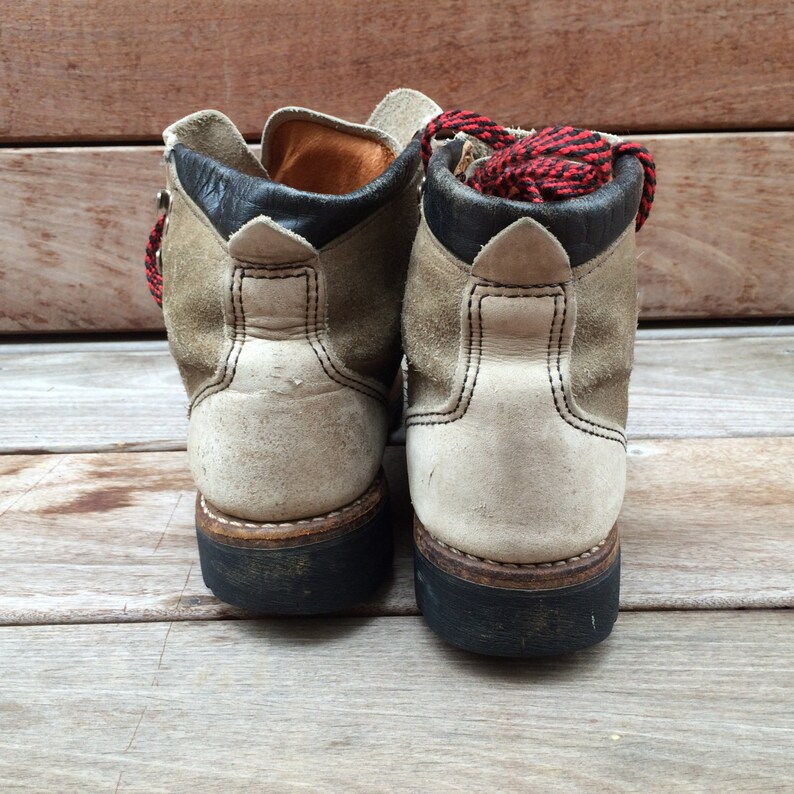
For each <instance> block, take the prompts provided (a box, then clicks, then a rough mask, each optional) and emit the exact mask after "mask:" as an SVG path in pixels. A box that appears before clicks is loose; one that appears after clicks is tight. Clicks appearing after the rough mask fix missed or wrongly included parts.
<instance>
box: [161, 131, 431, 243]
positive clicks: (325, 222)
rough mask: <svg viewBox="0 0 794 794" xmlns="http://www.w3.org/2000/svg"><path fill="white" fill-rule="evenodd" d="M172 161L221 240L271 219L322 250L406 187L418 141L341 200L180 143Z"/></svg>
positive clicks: (413, 170) (415, 165)
mask: <svg viewBox="0 0 794 794" xmlns="http://www.w3.org/2000/svg"><path fill="white" fill-rule="evenodd" d="M169 156H170V157H171V158H173V161H174V164H175V166H176V172H177V175H178V176H179V181H180V182H181V184H182V187H183V188H184V190H185V192H186V193H187V194H188V196H190V198H191V199H193V201H194V202H195V203H196V204H197V205H198V206H199V207H200V208H201V210H202V211H203V212H204V214H205V215H206V216H207V218H208V219H209V221H210V222H211V223H212V225H213V226H214V227H215V228H216V229H217V230H218V233H219V234H220V235H221V236H222V237H224V238H226V239H228V238H229V237H230V236H231V235H232V234H234V233H235V232H236V231H237V230H238V229H240V228H241V227H242V226H244V225H245V224H246V223H248V221H250V220H252V219H253V218H256V217H258V216H259V215H267V216H269V217H270V218H272V219H273V220H274V221H276V223H279V224H281V225H282V226H284V227H285V228H287V229H290V230H291V231H293V232H296V233H297V234H299V235H301V237H303V238H305V239H306V240H308V241H309V242H310V243H311V244H312V245H313V246H315V247H316V248H321V247H322V246H324V245H326V244H327V243H329V242H331V240H333V239H335V238H336V237H338V236H339V235H341V234H344V233H345V232H346V231H349V230H350V229H352V228H353V227H354V226H356V225H357V224H358V223H360V222H361V221H363V220H364V219H365V218H367V217H368V216H369V215H371V214H372V213H373V212H374V211H375V210H377V209H379V208H380V207H381V206H383V205H384V204H386V203H388V202H389V201H390V200H391V199H393V198H394V197H395V196H396V195H397V194H398V193H400V191H401V190H402V189H403V188H404V187H406V186H407V185H408V183H409V182H410V181H411V180H412V179H413V177H414V176H415V175H416V172H417V169H418V167H419V139H418V137H417V138H415V139H414V140H413V141H411V143H410V144H409V145H408V146H407V147H406V148H405V149H404V151H403V152H402V153H401V154H400V155H399V156H398V157H397V158H396V159H395V160H394V162H393V163H392V164H391V165H390V166H389V167H388V168H387V169H386V170H385V171H384V172H383V173H382V174H381V175H380V176H379V177H377V178H376V179H373V180H372V182H370V183H369V184H367V185H364V187H362V188H359V189H358V190H355V191H353V192H352V193H346V194H345V195H342V196H331V195H324V194H320V193H308V192H305V191H302V190H295V189H294V188H291V187H287V186H286V185H282V184H279V183H278V182H273V181H272V180H271V179H268V178H267V177H264V176H263V177H255V176H249V175H248V174H243V173H241V172H239V171H236V170H235V169H233V168H230V167H228V166H226V165H223V163H220V162H218V161H217V160H213V159H212V158H211V157H207V156H206V155H203V154H199V153H198V152H195V151H193V150H192V149H188V148H187V147H186V146H184V145H183V144H179V143H178V144H176V145H175V146H174V147H173V149H172V150H171V153H170V155H169Z"/></svg>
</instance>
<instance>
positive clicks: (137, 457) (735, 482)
mask: <svg viewBox="0 0 794 794" xmlns="http://www.w3.org/2000/svg"><path fill="white" fill-rule="evenodd" d="M629 453H630V454H629V476H628V487H627V494H626V501H625V505H624V509H623V513H622V516H621V519H620V526H621V532H622V544H623V560H624V562H623V587H622V592H621V606H622V607H623V608H624V609H663V608H682V609H703V608H739V607H756V608H764V607H782V606H788V607H794V556H793V555H792V554H791V544H792V542H794V477H793V476H792V474H791V471H792V463H793V462H794V438H788V439H782V438H781V439H708V440H667V441H661V440H657V441H637V442H633V443H632V444H631V445H630V449H629ZM386 470H387V473H388V475H389V480H390V484H391V488H392V497H393V505H394V510H395V525H396V526H395V533H396V540H397V555H396V560H395V567H394V577H393V579H392V581H391V582H390V583H389V584H388V585H386V586H385V587H384V588H383V590H382V591H381V592H380V593H379V594H378V596H377V597H376V598H375V599H373V600H372V601H371V602H370V603H367V604H364V605H361V606H360V607H359V608H358V609H357V613H358V614H367V615H395V614H397V615H399V614H403V615H404V614H415V613H416V603H415V601H414V595H413V570H412V562H411V557H410V532H411V529H410V525H411V508H410V503H409V498H408V493H407V487H406V477H405V463H404V452H403V449H402V448H401V447H390V448H389V449H388V451H387V455H386ZM193 500H194V492H193V487H192V482H191V479H190V474H189V472H188V469H187V465H186V460H185V454H184V453H181V452H171V453H166V452H159V453H138V454H130V455H115V454H107V453H102V454H83V455H31V456H21V455H19V456H17V455H10V456H0V541H2V542H0V623H5V624H22V623H84V622H110V621H147V620H149V621H151V620H197V619H205V618H224V617H230V616H238V615H241V614H242V613H240V612H238V611H237V610H234V609H232V608H231V607H228V606H226V605H224V604H221V603H219V602H218V601H217V600H216V599H215V598H214V597H213V596H212V595H211V593H210V592H209V591H208V590H207V589H206V588H205V587H204V584H203V582H202V579H201V572H200V569H199V565H198V554H197V551H196V542H195V534H194V528H193V509H194V501H193Z"/></svg>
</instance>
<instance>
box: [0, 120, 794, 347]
mask: <svg viewBox="0 0 794 794" xmlns="http://www.w3.org/2000/svg"><path fill="white" fill-rule="evenodd" d="M638 140H641V141H643V142H644V143H646V144H647V145H648V146H649V147H650V148H651V149H652V151H653V152H654V155H655V156H656V159H657V161H658V166H659V188H658V193H657V200H656V202H655V205H654V208H653V212H652V214H651V219H650V221H649V222H648V224H647V225H646V227H645V228H644V229H643V231H642V233H641V234H640V235H639V237H638V244H639V247H640V250H641V252H642V253H641V257H640V268H639V278H640V298H641V303H642V316H643V318H644V319H652V318H662V319H664V318H668V319H669V318H687V317H691V318H702V317H742V316H775V315H780V316H784V315H792V314H794V268H791V267H789V261H790V252H791V250H792V249H794V224H792V223H786V222H783V221H784V219H785V218H786V217H787V216H790V215H791V188H790V186H791V184H792V182H794V133H757V134H756V133H751V134H709V135H661V136H640V137H638ZM255 148H256V147H255ZM160 152H161V150H160V149H159V148H157V147H127V146H119V147H96V148H92V147H89V148H42V149H5V150H0V188H2V189H0V284H2V290H3V301H2V303H0V332H12V333H13V332H36V331H49V332H52V331H70V330H89V331H108V330H117V331H134V330H158V329H161V328H162V316H161V314H160V311H159V310H158V309H157V306H156V305H155V303H154V301H153V300H152V299H151V297H150V295H149V292H148V289H147V286H146V280H145V278H144V274H143V249H144V247H145V243H146V238H147V235H148V233H149V229H150V226H151V224H152V222H153V219H154V208H153V207H154V195H155V192H156V191H157V189H158V188H160V187H161V186H162V179H163V174H162V168H161V166H160Z"/></svg>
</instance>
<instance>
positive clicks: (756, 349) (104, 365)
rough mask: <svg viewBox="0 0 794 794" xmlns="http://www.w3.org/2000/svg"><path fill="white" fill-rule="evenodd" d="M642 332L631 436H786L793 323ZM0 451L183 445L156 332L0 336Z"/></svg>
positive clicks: (181, 410) (793, 393) (792, 424)
mask: <svg viewBox="0 0 794 794" xmlns="http://www.w3.org/2000/svg"><path fill="white" fill-rule="evenodd" d="M762 331H763V333H760V332H759V329H758V327H753V326H749V327H745V328H742V327H738V328H737V327H723V328H713V329H710V331H709V333H708V335H704V334H703V333H702V332H687V331H685V330H684V329H677V330H676V331H675V332H671V331H666V330H640V332H639V334H638V341H637V346H636V351H635V359H636V361H635V368H634V372H633V374H632V380H631V400H630V404H631V410H630V415H629V426H628V435H629V437H630V438H698V437H722V438H727V437H737V436H778V435H794V389H791V388H790V385H791V370H792V369H794V325H780V326H771V327H767V326H764V327H763V329H762ZM0 416H5V417H8V418H9V420H10V421H6V422H3V423H2V424H0V452H19V451H26V452H81V451H96V450H118V451H123V450H172V449H184V447H185V437H186V434H187V400H186V398H185V396H184V392H183V390H182V386H181V383H180V381H179V375H178V373H177V369H176V365H175V364H174V362H173V359H172V358H171V356H170V354H169V353H168V345H167V344H166V342H164V341H154V340H150V341H131V342H102V341H86V342H62V343H47V342H33V343H14V342H6V343H5V344H2V345H0Z"/></svg>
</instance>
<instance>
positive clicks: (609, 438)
mask: <svg viewBox="0 0 794 794" xmlns="http://www.w3.org/2000/svg"><path fill="white" fill-rule="evenodd" d="M558 297H559V296H558V295H555V296H554V313H553V315H552V318H551V326H550V328H549V342H548V348H547V350H546V370H547V372H548V375H549V385H550V386H551V394H552V398H553V399H552V402H553V403H554V409H555V410H556V411H557V414H558V416H559V417H560V419H562V420H563V421H564V422H565V423H566V424H569V425H570V426H571V427H572V428H574V429H575V430H578V431H579V432H580V433H587V434H588V435H591V436H597V437H598V438H604V439H606V440H607V441H616V442H617V443H619V444H620V445H621V446H624V447H625V445H626V442H625V440H622V439H620V438H615V437H614V436H607V435H605V434H604V433H596V432H595V431H594V430H588V429H587V428H585V427H579V425H576V424H574V423H573V422H572V421H571V419H572V418H575V419H579V421H582V422H585V421H586V420H584V419H580V418H579V417H578V416H575V415H573V414H570V415H567V414H564V413H563V412H562V411H561V410H560V405H559V400H558V397H557V390H556V389H555V388H554V377H553V375H552V369H551V359H552V339H553V337H554V326H555V323H556V320H557V315H558V313H559V312H558V309H557V299H558ZM564 305H565V295H564V294H563V306H564ZM563 324H564V317H563ZM563 324H561V325H560V333H559V337H558V355H559V351H560V350H561V349H562V329H563V327H564V325H563ZM557 366H558V369H557V374H558V376H559V378H560V384H562V372H561V370H560V369H559V359H558V365H557ZM566 408H568V406H567V404H566ZM568 410H570V408H568ZM605 429H606V428H605ZM613 432H616V431H613Z"/></svg>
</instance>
